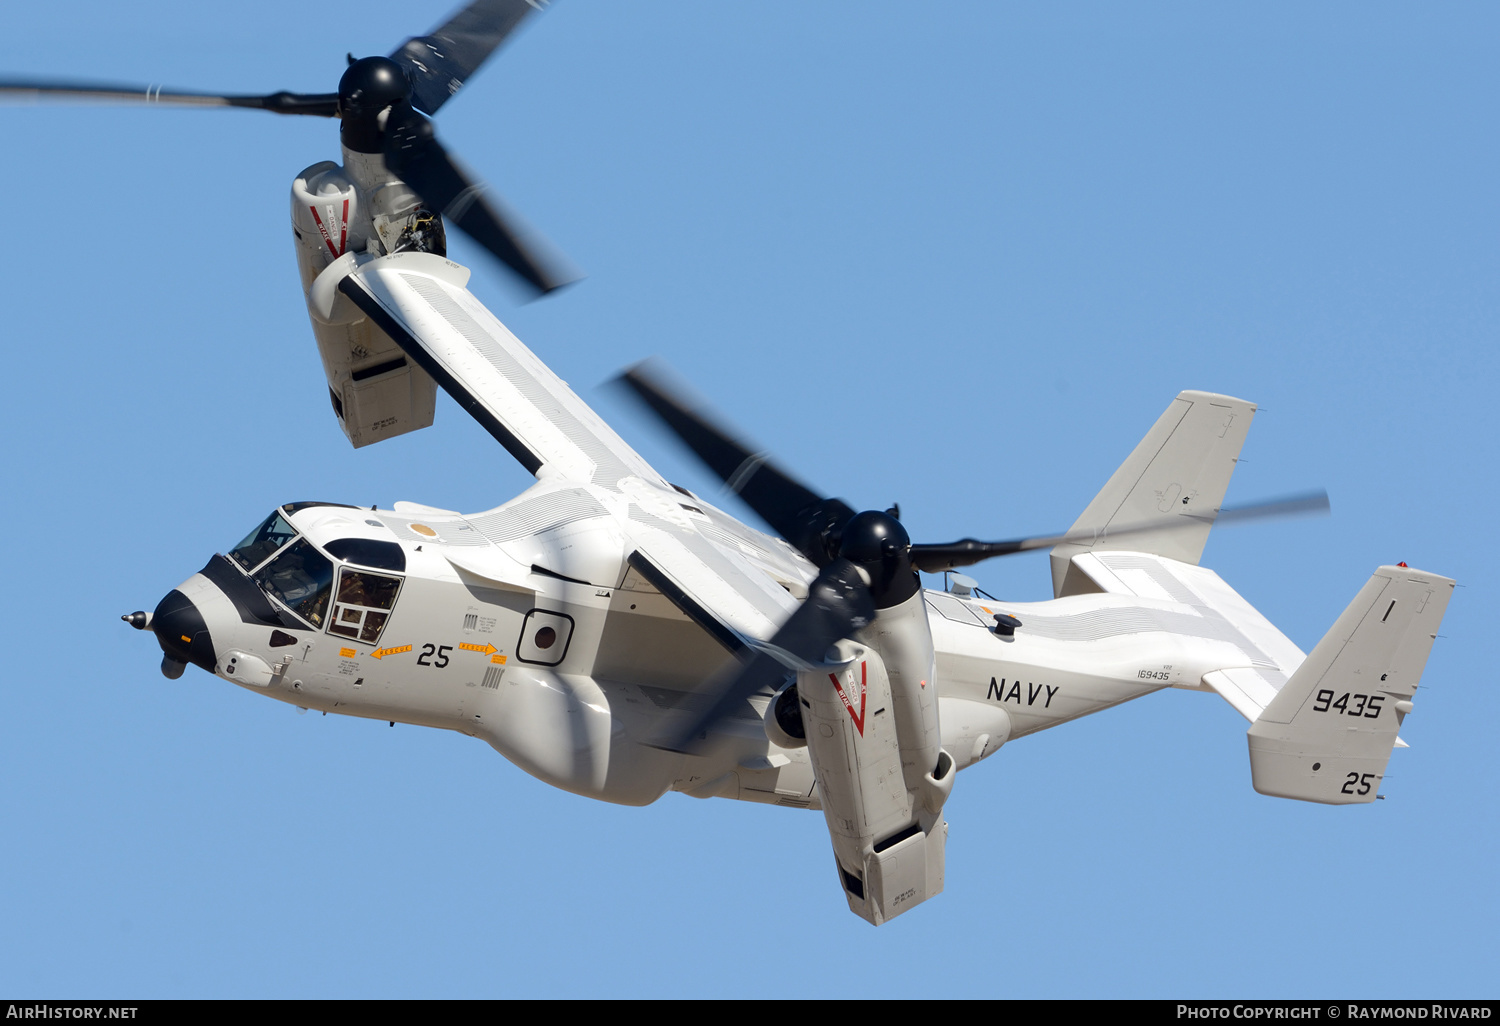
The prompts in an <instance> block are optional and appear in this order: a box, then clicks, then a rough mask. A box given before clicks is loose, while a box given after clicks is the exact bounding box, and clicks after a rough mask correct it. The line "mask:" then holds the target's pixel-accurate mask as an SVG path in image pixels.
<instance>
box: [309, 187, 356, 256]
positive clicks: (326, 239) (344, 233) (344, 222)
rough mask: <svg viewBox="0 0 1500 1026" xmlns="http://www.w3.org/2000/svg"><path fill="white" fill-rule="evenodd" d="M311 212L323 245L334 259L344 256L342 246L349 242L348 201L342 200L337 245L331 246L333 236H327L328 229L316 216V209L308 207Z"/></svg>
mask: <svg viewBox="0 0 1500 1026" xmlns="http://www.w3.org/2000/svg"><path fill="white" fill-rule="evenodd" d="M307 209H308V210H310V211H312V216H313V220H314V221H316V222H317V223H318V231H320V232H322V233H323V244H324V245H325V246H327V247H328V252H330V253H332V254H333V256H334V259H337V258H339V257H341V256H343V255H344V245H345V243H347V242H348V240H349V201H348V200H344V216H343V217H341V218H339V244H338V245H337V246H335V245H334V244H333V236H332V235H330V234H328V229H327V228H326V227H324V225H323V219H322V218H321V217H319V216H318V208H317V207H308V208H307Z"/></svg>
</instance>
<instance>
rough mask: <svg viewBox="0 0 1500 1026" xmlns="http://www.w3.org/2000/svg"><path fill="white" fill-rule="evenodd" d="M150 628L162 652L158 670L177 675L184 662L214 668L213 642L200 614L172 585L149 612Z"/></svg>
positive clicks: (172, 675) (209, 668)
mask: <svg viewBox="0 0 1500 1026" xmlns="http://www.w3.org/2000/svg"><path fill="white" fill-rule="evenodd" d="M151 629H152V630H153V631H154V632H155V633H156V640H157V643H158V644H160V645H161V650H162V652H163V653H164V656H163V658H162V661H161V672H162V673H164V674H166V675H167V676H168V677H180V676H182V671H183V669H184V667H185V666H186V664H188V663H192V664H194V665H195V666H201V667H203V669H205V670H207V671H208V672H209V673H213V672H214V665H215V663H216V662H217V659H216V658H215V657H214V642H213V638H212V637H210V636H209V633H208V624H206V623H205V622H204V621H203V614H202V613H201V612H199V610H198V607H197V606H195V605H193V600H192V599H190V598H188V597H187V596H186V595H184V594H183V593H182V592H180V591H178V590H176V589H175V588H174V589H173V590H172V591H170V592H168V593H167V597H166V598H164V599H162V600H161V602H160V603H159V604H158V605H157V607H156V612H154V613H152V614H151Z"/></svg>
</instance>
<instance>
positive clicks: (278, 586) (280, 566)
mask: <svg viewBox="0 0 1500 1026" xmlns="http://www.w3.org/2000/svg"><path fill="white" fill-rule="evenodd" d="M273 519H279V518H273ZM268 523H269V521H268ZM283 523H284V521H283ZM288 530H290V528H288ZM236 551H238V550H236ZM236 558H238V557H236ZM254 577H255V580H256V581H257V582H259V584H260V586H261V587H263V588H265V589H266V591H268V592H270V593H271V594H272V595H274V596H275V597H276V598H278V599H280V600H281V601H282V602H283V603H285V604H286V606H287V608H289V609H290V610H292V612H294V613H296V614H297V615H298V616H300V617H302V619H304V620H306V621H307V622H308V623H311V624H314V625H315V626H318V627H321V626H323V619H324V617H325V616H326V614H327V612H328V594H329V592H330V591H331V590H332V589H333V564H332V563H330V562H329V561H328V557H326V556H324V555H323V554H322V553H320V552H319V551H318V550H317V549H315V548H313V547H312V546H311V545H310V544H308V543H307V541H306V540H302V539H299V540H298V541H296V542H295V543H293V544H291V545H288V546H286V548H284V549H282V550H281V552H279V553H278V554H277V556H276V558H275V559H273V560H271V561H270V562H269V563H267V564H266V565H265V566H263V567H261V569H260V572H259V573H257V574H255V575H254Z"/></svg>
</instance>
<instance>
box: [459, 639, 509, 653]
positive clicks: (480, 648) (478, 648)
mask: <svg viewBox="0 0 1500 1026" xmlns="http://www.w3.org/2000/svg"><path fill="white" fill-rule="evenodd" d="M458 647H459V648H461V649H463V650H464V651H465V652H483V653H484V654H485V655H494V654H495V653H496V652H498V651H500V650H499V649H498V648H496V647H495V646H494V645H471V644H469V643H468V642H467V641H461V642H459V645H458Z"/></svg>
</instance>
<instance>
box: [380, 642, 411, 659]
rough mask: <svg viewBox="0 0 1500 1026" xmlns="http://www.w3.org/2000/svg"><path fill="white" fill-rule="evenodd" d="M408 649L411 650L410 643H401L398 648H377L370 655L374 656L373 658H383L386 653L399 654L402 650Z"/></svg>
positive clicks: (407, 650)
mask: <svg viewBox="0 0 1500 1026" xmlns="http://www.w3.org/2000/svg"><path fill="white" fill-rule="evenodd" d="M410 651H411V646H410V645H402V646H401V647H400V648H381V649H377V650H376V651H374V652H371V653H370V655H371V656H372V657H373V658H375V659H384V658H385V657H386V656H388V655H400V654H401V653H402V652H410Z"/></svg>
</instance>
